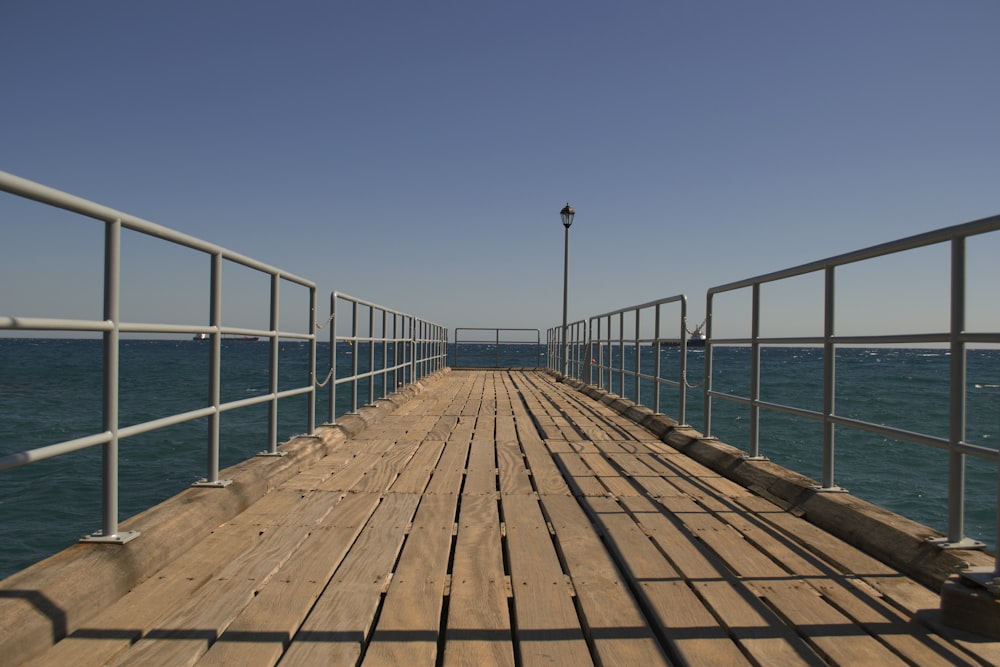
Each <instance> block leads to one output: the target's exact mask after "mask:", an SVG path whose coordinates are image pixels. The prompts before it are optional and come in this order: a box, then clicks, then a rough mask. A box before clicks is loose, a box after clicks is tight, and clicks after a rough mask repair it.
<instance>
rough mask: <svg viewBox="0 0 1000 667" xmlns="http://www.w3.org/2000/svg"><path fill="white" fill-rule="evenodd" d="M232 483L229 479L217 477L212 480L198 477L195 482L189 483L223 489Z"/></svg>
mask: <svg viewBox="0 0 1000 667" xmlns="http://www.w3.org/2000/svg"><path fill="white" fill-rule="evenodd" d="M232 483H233V480H231V479H217V480H215V481H214V482H210V481H208V480H207V479H199V480H198V481H197V482H194V483H193V484H191V486H207V487H208V488H210V489H224V488H226V487H227V486H229V485H230V484H232Z"/></svg>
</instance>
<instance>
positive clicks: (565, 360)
mask: <svg viewBox="0 0 1000 667" xmlns="http://www.w3.org/2000/svg"><path fill="white" fill-rule="evenodd" d="M575 214H576V211H574V210H573V207H572V206H570V205H569V202H567V203H566V206H564V207H563V210H561V211H559V215H560V216H561V217H562V223H563V227H565V228H566V243H565V252H564V256H563V313H562V315H563V319H562V351H561V352H562V364H561V365H562V375H563V378H564V379H565V378H566V376H567V375H568V373H569V343H568V342H567V340H566V332H567V330H566V306H567V303H568V301H569V226H570V225H572V224H573V216H574V215H575Z"/></svg>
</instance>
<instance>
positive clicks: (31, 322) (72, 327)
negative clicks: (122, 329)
mask: <svg viewBox="0 0 1000 667" xmlns="http://www.w3.org/2000/svg"><path fill="white" fill-rule="evenodd" d="M114 328H115V325H114V324H113V323H112V322H111V321H110V320H63V319H58V318H51V317H7V316H0V329H6V330H15V331H63V330H65V331H111V330H112V329H114Z"/></svg>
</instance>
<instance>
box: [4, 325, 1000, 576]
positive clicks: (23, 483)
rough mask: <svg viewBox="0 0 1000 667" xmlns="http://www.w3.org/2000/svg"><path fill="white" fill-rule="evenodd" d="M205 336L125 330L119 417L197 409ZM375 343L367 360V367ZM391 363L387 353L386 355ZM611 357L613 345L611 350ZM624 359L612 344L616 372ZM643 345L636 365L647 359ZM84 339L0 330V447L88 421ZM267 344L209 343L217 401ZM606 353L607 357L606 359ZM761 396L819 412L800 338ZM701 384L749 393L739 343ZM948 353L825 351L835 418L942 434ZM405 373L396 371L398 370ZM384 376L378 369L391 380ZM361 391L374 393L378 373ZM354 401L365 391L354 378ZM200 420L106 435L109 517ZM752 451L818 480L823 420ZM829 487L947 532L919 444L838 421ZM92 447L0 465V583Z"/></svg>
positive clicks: (97, 503) (742, 437) (97, 411)
mask: <svg viewBox="0 0 1000 667" xmlns="http://www.w3.org/2000/svg"><path fill="white" fill-rule="evenodd" d="M208 349H209V348H208V345H207V344H205V343H203V342H199V341H191V340H155V341H152V340H138V339H137V340H124V341H123V342H122V346H121V374H120V377H121V381H120V382H121V400H120V423H121V425H122V426H126V425H130V424H138V423H143V422H146V421H149V420H152V419H156V418H159V417H165V416H167V415H172V414H175V413H179V412H184V411H187V410H194V409H197V408H201V407H204V406H205V405H206V404H207V395H208V388H207V368H208ZM354 354H357V355H358V357H359V360H361V362H362V363H361V366H360V367H361V370H362V371H363V370H364V369H365V363H367V362H366V361H365V360H366V359H367V358H368V351H367V349H366V347H365V346H364V345H363V344H360V345H359V347H358V349H353V348H351V347H349V346H346V345H342V346H338V352H337V365H338V377H343V376H345V375H347V371H348V369H349V368H350V367H351V366H352V362H353V359H352V356H353V355H354ZM382 354H383V351H382V348H381V346H376V355H375V356H376V357H377V359H376V363H377V365H378V364H380V363H381V361H380V360H381V355H382ZM388 354H389V355H390V361H391V354H392V352H391V349H390V351H389V353H388ZM612 354H619V351H617V350H613V351H612ZM632 354H634V352H633V351H632V349H631V348H626V352H625V362H626V367H633V362H632V361H630V357H631V355H632ZM679 354H680V352H679V348H672V349H665V350H663V352H662V363H663V366H664V368H665V369H666V370H665V375H666V376H667V377H674V378H675V377H676V369H677V367H678V365H679ZM651 355H652V351H651V350H650V349H648V348H644V350H643V352H642V368H643V372H646V371H647V370H648V369H650V368H651V367H652V358H651ZM101 356H102V346H101V342H100V341H99V340H69V339H12V338H0V414H2V419H0V455H4V454H9V453H13V452H19V451H24V450H27V449H31V448H34V447H40V446H44V445H48V444H52V443H55V442H59V441H63V440H69V439H72V438H76V437H81V436H85V435H90V434H92V433H96V432H99V431H101V430H102V429H101ZM268 359H269V344H268V343H267V342H264V341H261V342H240V341H227V342H224V344H223V353H222V401H223V402H228V401H235V400H239V399H242V398H248V397H252V396H255V395H261V394H266V393H267V392H268V383H269V378H268V368H269V364H268ZM328 360H329V346H328V345H324V344H320V345H319V351H318V366H319V367H320V369H321V370H319V371H318V373H317V375H318V377H319V379H322V378H323V377H324V376H325V374H326V373H325V370H323V369H325V368H326V367H327V364H328ZM703 360H704V352H703V351H701V350H689V351H688V378H687V379H688V383H689V384H691V385H694V386H696V387H697V386H698V385H699V384H700V382H701V380H702V374H703V370H704V365H703V364H704V361H703ZM308 363H309V357H308V347H307V345H305V344H304V343H301V342H297V341H291V342H287V343H282V345H281V347H280V354H279V371H280V379H279V387H278V388H279V390H285V389H291V388H294V387H299V386H302V385H303V384H305V382H306V378H307V372H308ZM449 363H450V365H454V366H477V365H482V366H494V365H498V366H500V367H512V366H513V367H516V366H525V367H537V366H544V365H545V356H544V347H542V348H539V347H537V346H535V345H533V344H503V343H501V344H500V347H499V348H497V347H496V346H494V345H480V346H476V345H469V346H461V349H459V350H457V351H456V350H455V349H454V346H453V347H452V349H451V350H450V355H449ZM615 363H616V364H618V363H620V360H619V359H617V358H615ZM761 365H762V373H763V380H762V384H761V398H762V399H763V400H765V401H771V402H775V403H785V404H791V405H794V406H796V407H800V408H805V409H811V410H817V411H819V410H821V409H822V381H821V378H822V352H821V350H818V349H813V348H766V349H765V350H764V351H763V353H762V361H761ZM714 366H715V371H714V373H713V388H714V389H715V390H718V391H726V392H729V393H734V394H738V395H741V396H749V393H750V392H749V382H750V380H749V367H750V352H749V349H747V348H741V347H732V348H717V349H716V350H715V355H714ZM948 377H949V356H948V353H947V351H946V350H936V349H853V348H850V349H840V350H838V362H837V412H838V414H841V415H844V416H848V417H853V418H857V419H862V420H866V421H870V422H873V423H879V424H886V425H889V426H893V427H896V428H901V429H906V430H910V431H917V432H924V433H929V434H931V435H937V436H943V437H944V436H947V434H948V385H947V380H948ZM406 379H407V380H408V379H409V378H408V377H407V378H406ZM398 381H399V378H394V379H390V380H389V382H391V383H392V384H390V388H391V386H393V385H394V384H396V383H398ZM607 383H608V379H607V377H606V378H605V385H606V388H608V389H610V390H611V391H612V392H613V393H617V394H622V395H624V396H626V397H628V398H631V399H633V400H635V399H636V396H635V386H634V383H633V381H632V380H631V379H629V378H626V381H625V383H624V387H622V386H621V385H620V378H619V376H618V374H614V375H613V376H612V377H611V378H610V386H608V384H607ZM371 391H372V392H373V393H374V395H375V396H376V397H380V396H382V395H383V393H384V390H383V386H382V382H381V380H376V381H375V385H374V386H373V387H372V388H371ZM357 392H358V395H359V401H358V402H359V404H364V403H365V402H367V397H368V396H369V387H368V386H367V384H365V383H364V382H363V383H362V384H361V386H359V387H358V388H357ZM652 396H653V393H652V388H651V384H650V383H649V382H648V381H643V382H642V383H640V387H639V396H638V399H639V402H642V403H644V404H647V405H650V402H651V400H652ZM678 399H679V394H678V391H677V389H676V388H670V387H666V388H664V389H663V392H662V395H661V400H660V405H659V406H652V405H650V407H654V408H657V409H658V410H659V411H661V412H663V413H665V414H667V415H671V416H676V415H677V413H678ZM308 400H309V399H308V398H307V397H305V396H298V397H292V398H288V399H283V400H282V401H281V402H280V403H279V408H278V421H279V426H278V436H279V441H283V440H287V439H288V438H290V437H291V436H294V435H296V434H300V433H305V432H306V430H307V410H308V403H307V401H308ZM702 402H703V393H702V390H701V388H700V387H697V388H693V389H690V390H689V391H688V395H687V402H686V406H687V422H688V423H689V424H691V425H692V426H693V427H694V428H696V429H698V430H703V424H702ZM350 405H351V396H350V389H349V387H348V385H340V386H338V388H337V405H336V410H335V411H336V414H337V415H341V414H344V413H346V412H348V411H349V410H350ZM328 415H329V392H328V389H318V390H317V396H316V421H317V423H322V422H323V421H325V420H326V418H327V416H328ZM967 419H968V428H967V437H966V440H967V441H968V442H971V443H975V444H979V445H984V446H987V447H991V448H995V447H996V446H997V439H998V430H1000V350H970V351H969V352H968V403H967ZM267 420H268V407H267V405H266V404H261V405H257V406H252V407H249V408H244V409H240V410H235V411H231V412H226V413H224V414H223V415H222V417H221V454H220V457H221V467H223V468H224V467H226V466H230V465H233V464H235V463H238V462H240V461H242V460H245V459H246V458H248V457H251V456H253V455H255V454H257V453H258V452H260V451H262V450H265V449H267V447H268V443H267V441H266V439H267ZM748 427H749V420H748V411H747V408H746V407H745V406H742V405H739V404H736V403H731V402H728V401H721V400H715V401H714V402H713V428H712V431H713V433H712V434H713V435H715V436H717V437H718V438H720V439H721V440H722V441H724V442H727V443H729V444H731V445H734V446H736V447H739V448H741V449H746V447H747V445H746V442H747V438H748ZM207 429H208V424H207V419H199V420H195V421H193V422H188V423H185V424H182V425H178V426H173V427H169V428H167V429H163V430H160V431H155V432H152V433H148V434H144V435H140V436H135V437H132V438H126V439H123V440H122V441H121V444H120V455H121V461H120V470H119V478H120V493H119V510H120V517H121V519H122V520H124V519H126V518H128V517H129V516H132V515H134V514H136V513H138V512H140V511H142V510H144V509H146V508H148V507H151V506H152V505H155V504H156V503H158V502H161V501H162V500H165V499H166V498H169V497H170V496H172V495H174V494H176V493H178V492H180V491H183V490H184V489H186V488H188V487H189V486H190V484H191V483H192V482H194V481H196V480H198V479H200V478H202V477H205V475H206V469H205V468H206V463H205V461H206V451H205V450H206V446H205V443H206V433H207ZM760 442H761V454H763V455H765V456H767V457H769V458H770V459H771V460H773V461H775V462H777V463H779V464H781V465H784V466H786V467H788V468H791V469H794V470H797V471H799V472H801V473H803V474H806V475H809V476H811V477H813V478H814V479H819V478H820V476H821V450H822V431H821V426H820V424H819V423H818V422H814V421H811V420H808V419H803V418H796V417H791V416H788V415H784V414H779V413H772V412H766V411H765V412H763V413H762V417H761V437H760ZM836 447H837V450H836V451H837V454H836V456H837V458H836V465H837V468H836V483H837V484H838V485H840V486H842V487H845V488H847V489H848V490H850V491H851V492H852V493H854V494H856V495H858V496H860V497H862V498H865V499H866V500H869V501H872V502H874V503H877V504H879V505H882V506H884V507H887V508H889V509H891V510H894V511H896V512H899V513H900V514H903V515H905V516H908V517H910V518H912V519H915V520H917V521H920V522H922V523H925V524H927V525H929V526H932V527H934V528H936V529H938V530H940V531H942V532H944V531H945V530H946V516H947V472H948V464H947V455H946V453H945V452H944V451H942V450H938V449H935V448H931V447H926V446H921V445H915V444H910V443H906V442H900V441H895V440H890V439H887V438H884V437H881V436H877V435H874V434H871V433H866V432H860V431H854V430H848V429H842V428H838V429H837V438H836ZM101 470H102V464H101V448H100V447H94V448H90V449H88V450H84V451H80V452H76V453H73V454H69V455H66V456H63V457H58V458H56V459H50V460H47V461H42V462H39V463H35V464H32V465H28V466H22V467H20V468H16V469H14V470H9V471H6V472H0V516H2V519H0V578H2V577H5V576H7V575H9V574H11V573H12V572H15V571H17V570H19V569H22V568H24V567H26V566H28V565H30V564H32V563H33V562H35V561H37V560H39V559H41V558H44V557H46V556H48V555H50V554H52V553H55V552H56V551H59V550H61V549H63V548H65V547H67V546H69V545H71V544H73V543H74V542H75V541H76V540H77V539H78V538H79V537H80V536H82V535H85V534H89V533H92V532H94V531H95V530H96V529H98V528H100V524H101V500H100V499H101ZM966 475H967V499H966V533H967V535H968V536H969V537H973V538H976V539H980V540H983V541H985V542H986V543H987V544H988V545H989V546H990V548H992V547H993V545H994V544H995V540H996V536H995V534H994V533H995V521H996V519H995V516H996V506H997V502H996V498H997V477H998V476H997V468H996V465H995V464H993V463H988V462H983V461H981V460H979V459H975V458H972V457H969V458H968V463H967V473H966Z"/></svg>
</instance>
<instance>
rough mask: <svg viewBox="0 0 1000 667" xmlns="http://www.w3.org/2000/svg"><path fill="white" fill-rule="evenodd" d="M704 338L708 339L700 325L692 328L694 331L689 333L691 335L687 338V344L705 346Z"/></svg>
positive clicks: (689, 345)
mask: <svg viewBox="0 0 1000 667" xmlns="http://www.w3.org/2000/svg"><path fill="white" fill-rule="evenodd" d="M706 340H708V336H706V335H705V332H704V331H702V327H701V326H699V327H698V328H697V329H695V330H694V332H692V333H691V336H690V337H689V338H688V342H687V346H688V347H705V341H706Z"/></svg>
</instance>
